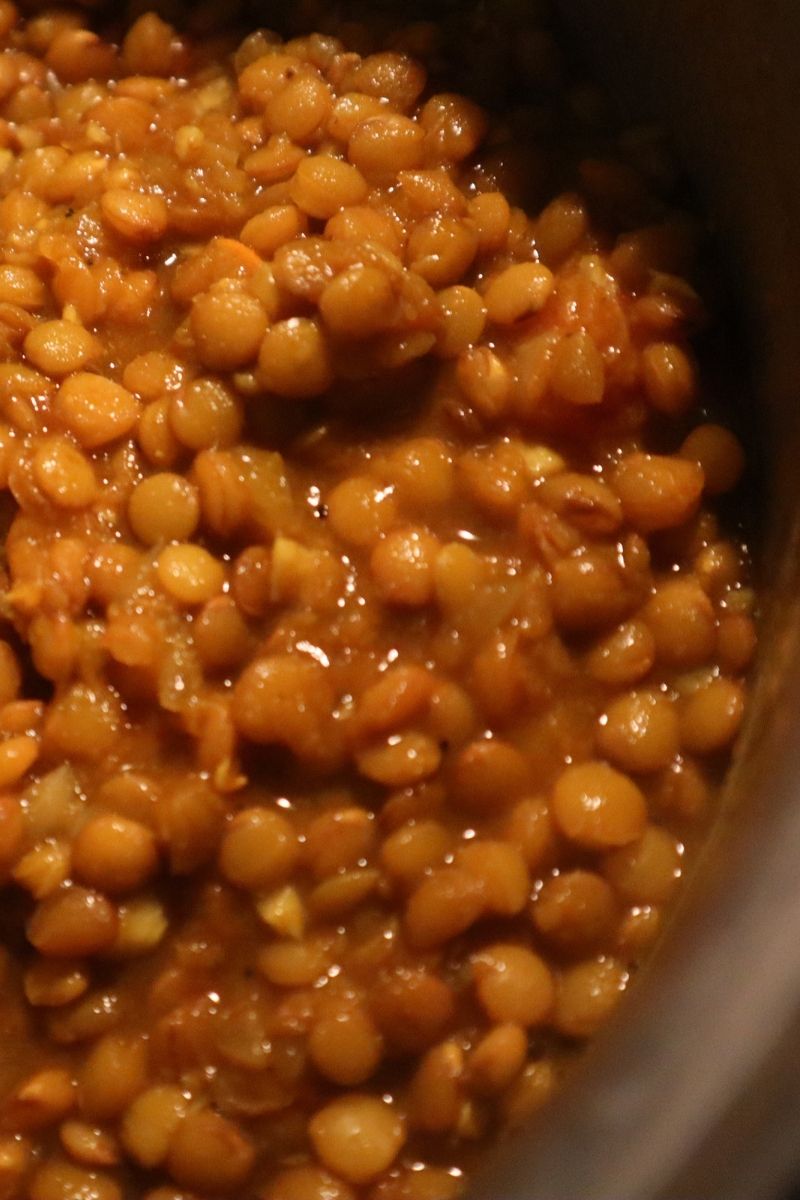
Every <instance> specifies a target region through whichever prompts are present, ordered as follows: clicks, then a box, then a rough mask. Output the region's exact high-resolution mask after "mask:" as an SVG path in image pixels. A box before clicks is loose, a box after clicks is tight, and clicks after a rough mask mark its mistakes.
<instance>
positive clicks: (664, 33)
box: [470, 0, 800, 1200]
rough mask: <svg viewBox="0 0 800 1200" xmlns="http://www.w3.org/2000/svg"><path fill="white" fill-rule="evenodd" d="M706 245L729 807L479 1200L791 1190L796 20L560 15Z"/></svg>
mask: <svg viewBox="0 0 800 1200" xmlns="http://www.w3.org/2000/svg"><path fill="white" fill-rule="evenodd" d="M561 9H562V12H563V15H564V18H565V20H566V21H567V23H568V25H569V26H570V27H571V28H572V31H573V34H574V36H575V38H576V39H577V41H578V43H579V45H582V47H583V53H584V55H585V57H586V58H587V59H588V61H589V63H590V65H591V66H592V69H593V71H594V73H595V74H596V75H597V77H598V78H599V79H600V81H601V82H604V83H605V85H606V86H607V87H608V88H610V89H611V91H612V92H616V94H617V96H618V97H619V98H620V99H621V100H622V102H623V103H624V104H625V105H626V107H627V110H628V112H629V113H633V114H635V113H637V112H643V113H644V114H646V115H652V116H653V117H655V119H656V120H657V121H658V122H659V123H660V124H662V125H663V126H664V127H665V128H666V129H667V130H668V131H669V132H670V133H671V135H672V137H673V140H674V141H675V143H676V144H677V146H678V147H679V150H680V151H681V154H682V157H683V161H684V164H685V165H686V167H687V168H688V170H689V173H690V175H691V177H692V179H693V181H694V183H695V185H696V186H697V189H698V191H699V193H700V195H701V197H702V203H703V206H704V208H705V211H706V212H707V213H708V214H709V215H710V217H711V219H712V221H713V223H714V225H715V226H716V229H717V231H718V243H719V254H720V256H721V258H722V260H723V268H724V270H725V274H726V279H727V285H728V289H729V292H730V298H731V300H732V302H733V304H734V308H735V314H736V315H735V320H736V323H737V326H738V328H737V330H736V332H737V333H738V334H739V335H741V338H742V340H743V341H744V344H745V346H746V359H747V362H748V363H749V371H750V374H751V377H752V378H751V381H748V382H745V381H744V380H743V382H742V392H743V394H747V392H748V389H749V390H750V394H751V395H753V396H754V397H755V400H754V403H755V406H756V409H755V413H754V419H753V421H752V429H753V430H754V431H755V433H756V435H757V438H756V440H757V442H758V445H757V447H756V448H754V450H752V451H751V453H755V454H756V455H759V456H760V458H761V462H762V476H761V479H762V484H763V487H762V491H763V497H762V503H763V513H762V517H761V521H760V526H761V529H762V537H763V540H761V544H760V545H759V546H757V547H756V553H755V558H756V561H757V563H758V564H759V574H760V576H761V588H762V594H763V595H764V609H763V614H762V627H761V637H762V649H761V655H760V665H759V669H758V678H757V682H756V686H755V695H754V699H753V703H752V706H751V709H750V715H749V721H748V724H747V728H746V731H745V734H744V737H743V739H742V741H741V744H740V747H739V751H738V755H737V759H736V762H735V764H734V767H733V770H732V772H731V775H730V778H729V783H728V788H727V793H726V799H725V802H724V806H723V809H722V811H721V812H720V815H719V817H718V820H717V823H716V826H715V828H714V830H713V831H712V834H711V836H710V839H709V842H708V844H707V846H706V848H705V851H704V853H703V854H702V855H701V856H700V858H699V859H698V861H697V862H696V864H695V870H694V873H693V878H692V880H691V881H690V884H689V886H688V887H687V889H686V891H685V892H684V896H683V901H682V903H681V905H680V909H679V911H678V912H677V913H676V915H675V918H674V920H673V922H672V925H671V928H670V930H669V932H668V934H667V936H666V938H665V940H664V942H663V944H662V946H661V948H660V950H659V952H658V953H657V954H656V955H655V957H654V959H653V961H652V963H651V965H650V966H649V968H648V969H647V970H646V971H645V972H644V973H643V976H642V978H641V979H640V980H638V981H637V984H636V986H635V988H634V989H633V991H632V994H631V996H630V999H629V1002H628V1003H627V1004H626V1005H624V1006H623V1012H622V1013H621V1014H620V1018H619V1020H618V1022H617V1023H616V1024H615V1025H614V1026H613V1027H612V1028H611V1029H610V1030H609V1031H608V1034H607V1036H605V1037H604V1038H602V1039H599V1040H598V1042H597V1044H596V1045H595V1046H594V1048H593V1050H592V1052H591V1053H590V1055H589V1056H588V1058H587V1060H586V1063H585V1066H584V1068H583V1070H582V1071H581V1072H579V1074H578V1077H577V1078H576V1079H575V1080H574V1081H573V1082H572V1084H571V1085H569V1086H568V1087H566V1088H565V1089H564V1091H563V1092H562V1093H561V1095H560V1097H559V1098H558V1099H557V1100H556V1102H555V1103H554V1105H553V1106H552V1107H551V1108H550V1109H549V1110H548V1112H547V1114H546V1115H545V1116H544V1117H543V1118H542V1119H540V1120H539V1121H538V1122H537V1123H536V1125H534V1126H533V1127H531V1128H530V1129H529V1130H526V1131H524V1133H523V1134H522V1135H520V1136H519V1137H518V1138H517V1139H516V1140H514V1141H512V1143H511V1144H510V1145H506V1146H504V1147H500V1148H499V1149H498V1150H497V1151H496V1152H495V1153H494V1155H493V1156H490V1161H489V1162H488V1163H487V1166H486V1170H485V1171H484V1173H483V1174H482V1175H480V1176H479V1177H478V1178H477V1179H476V1181H475V1183H474V1185H473V1189H472V1191H471V1193H470V1195H471V1196H472V1197H474V1198H475V1200H489V1198H491V1200H773V1198H775V1197H777V1196H779V1195H781V1194H782V1189H783V1188H785V1187H786V1186H787V1185H788V1184H789V1182H790V1181H791V1180H792V1179H793V1178H797V1176H798V1175H800V1170H798V1166H799V1165H800V1137H798V1134H799V1133H800V1086H798V1082H797V1064H798V1057H799V1056H800V719H799V717H798V714H800V404H798V401H799V400H800V137H798V134H797V124H796V113H797V109H798V102H800V5H799V4H798V3H797V0H702V3H701V2H699V0H615V3H614V4H610V5H608V4H598V3H597V0H562V3H561Z"/></svg>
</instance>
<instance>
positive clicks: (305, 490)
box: [0, 0, 755, 1200]
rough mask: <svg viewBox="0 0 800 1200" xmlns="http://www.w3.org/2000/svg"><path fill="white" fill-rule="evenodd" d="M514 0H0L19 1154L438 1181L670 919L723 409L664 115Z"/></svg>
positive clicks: (112, 1196)
mask: <svg viewBox="0 0 800 1200" xmlns="http://www.w3.org/2000/svg"><path fill="white" fill-rule="evenodd" d="M526 11H527V10H526ZM209 12H210V10H208V9H201V10H198V11H197V12H196V13H195V18H194V20H195V25H196V26H197V27H198V29H201V30H202V28H203V27H205V28H208V27H210V26H211V24H213V23H212V22H210V18H209ZM504 13H505V15H504V16H503V17H502V21H501V22H500V24H498V25H495V24H491V25H489V24H487V23H483V24H482V23H481V21H482V18H480V17H479V16H475V15H469V14H464V13H462V14H461V15H460V16H457V18H456V19H454V20H453V21H452V22H451V24H444V25H442V26H436V25H432V24H426V23H417V24H414V25H411V26H409V27H408V28H407V29H399V30H398V29H397V28H395V27H392V26H391V25H388V24H387V23H386V21H385V19H384V18H383V17H380V16H379V17H377V18H375V19H374V22H373V25H372V26H368V25H364V24H358V23H354V22H348V23H347V24H342V25H341V26H340V27H335V28H334V29H333V31H332V33H330V34H328V33H325V34H314V35H311V36H303V37H299V38H296V39H295V40H292V41H289V42H287V43H286V44H282V43H281V41H280V40H279V39H278V37H277V36H276V35H274V34H270V33H266V32H263V31H261V32H255V33H251V34H250V35H249V36H247V37H246V38H245V39H244V41H241V38H239V39H237V40H235V41H234V40H232V39H228V38H227V37H226V36H223V35H213V36H211V35H208V34H207V33H202V32H196V33H192V32H191V31H190V32H188V33H183V32H176V30H175V29H173V28H171V27H170V26H168V25H166V24H165V23H164V22H163V21H162V20H160V19H159V18H158V17H156V16H154V15H152V14H146V15H144V16H140V17H139V18H138V19H136V20H135V21H133V22H132V23H131V24H130V25H129V26H128V28H127V31H125V30H123V31H122V33H120V35H119V37H116V36H114V37H112V38H110V39H109V40H102V39H100V38H98V37H97V36H96V35H95V34H93V33H91V32H89V30H88V28H87V27H86V18H85V17H84V16H81V15H80V14H78V13H76V12H74V11H72V10H69V11H67V10H64V11H60V10H59V11H58V12H50V11H48V12H44V13H42V14H40V15H38V16H34V17H32V18H31V19H29V20H28V21H27V22H26V21H24V20H22V19H21V18H20V17H19V14H18V13H17V11H16V9H15V8H14V6H13V4H11V3H9V0H0V36H1V37H2V44H3V46H4V50H3V56H2V59H0V147H2V148H0V235H1V240H0V345H1V348H2V355H0V357H2V360H3V361H2V362H1V363H0V420H1V423H0V485H2V488H3V501H2V513H3V516H4V540H5V576H4V578H3V580H2V586H3V602H2V613H3V617H4V619H5V622H6V624H5V628H4V638H5V640H3V641H0V735H1V737H2V740H0V887H2V912H0V936H2V943H1V944H0V977H1V978H2V987H1V988H0V1037H2V1050H0V1200H120V1197H128V1198H130V1200H140V1198H141V1197H147V1200H191V1198H192V1197H200V1198H207V1200H213V1198H215V1197H219V1196H222V1195H228V1194H231V1195H235V1196H237V1197H245V1198H254V1200H255V1198H258V1200H354V1198H356V1197H357V1198H358V1200H451V1198H452V1197H454V1196H455V1195H457V1194H458V1192H459V1191H460V1189H461V1186H462V1168H463V1166H464V1164H465V1163H466V1162H467V1161H468V1160H469V1158H470V1157H471V1155H472V1154H473V1153H474V1151H473V1150H472V1149H471V1147H473V1146H475V1145H476V1144H477V1145H480V1144H481V1143H482V1142H483V1141H484V1140H485V1139H486V1138H488V1137H492V1136H495V1135H496V1134H497V1133H498V1132H499V1131H500V1130H502V1129H503V1128H506V1127H508V1126H510V1125H514V1124H517V1123H519V1122H521V1121H523V1120H524V1119H525V1118H526V1116H527V1115H528V1114H530V1113H531V1112H532V1111H533V1110H535V1109H536V1108H537V1107H539V1106H540V1105H542V1104H543V1103H545V1102H546V1100H547V1098H548V1096H549V1095H550V1093H551V1091H552V1089H553V1088H554V1087H555V1086H556V1085H557V1083H558V1079H559V1076H560V1075H561V1074H562V1073H563V1072H564V1070H566V1069H567V1067H568V1065H569V1063H570V1062H571V1061H572V1059H573V1058H574V1055H575V1051H576V1049H578V1048H579V1047H580V1046H581V1045H582V1044H583V1043H584V1042H585V1041H586V1039H588V1038H590V1037H591V1036H592V1035H593V1034H594V1033H595V1031H596V1030H597V1029H598V1028H599V1027H600V1026H602V1025H603V1023H604V1022H605V1021H606V1020H607V1018H608V1017H609V1015H610V1014H611V1013H612V1011H613V1010H614V1009H615V1007H616V1005H617V1003H618V1001H619V1000H620V999H621V997H622V995H623V993H624V991H625V989H626V986H627V985H628V983H629V981H630V979H631V977H632V974H633V973H634V971H635V969H636V967H637V965H638V963H639V962H640V961H641V959H642V956H643V955H644V954H646V952H647V950H648V948H649V947H650V945H651V944H652V942H653V940H654V938H655V937H656V936H657V934H658V932H659V928H660V925H661V922H662V914H663V912H664V910H665V907H666V906H668V904H669V901H670V899H671V897H672V895H673V893H674V891H675V888H676V886H677V885H678V882H679V877H680V875H681V873H682V867H683V857H684V852H685V848H686V846H687V844H688V845H691V843H692V841H693V840H694V839H696V836H697V834H696V831H697V830H698V829H702V825H703V821H704V819H705V815H706V813H707V811H708V808H709V805H710V804H711V803H712V802H713V794H714V792H715V790H716V786H717V782H718V780H719V778H720V775H721V772H722V769H723V768H724V765H725V762H726V756H727V754H728V752H729V748H730V746H731V743H732V741H733V739H734V738H735V735H736V732H737V729H738V726H739V723H740V720H741V717H742V710H743V706H744V700H745V688H744V685H743V682H742V676H743V673H744V672H745V671H746V669H747V667H748V664H749V662H750V659H751V656H752V652H753V649H754V642H755V636H754V628H753V621H752V617H751V611H752V607H753V595H752V591H751V590H750V588H749V587H748V586H747V569H746V556H745V555H744V552H743V550H742V548H741V546H740V545H739V543H738V542H737V541H736V539H735V538H733V539H731V538H729V537H727V536H726V535H725V533H723V532H721V531H720V524H719V522H718V519H717V516H716V515H715V507H716V504H717V497H719V496H721V495H723V494H725V493H728V492H730V491H731V490H732V489H734V488H735V485H736V484H737V482H738V480H739V477H740V475H741V472H742V469H743V454H742V450H741V447H740V445H739V443H738V441H737V440H736V438H735V437H734V436H733V435H732V434H731V433H730V432H728V431H727V430H726V429H725V428H723V427H721V426H719V425H718V424H715V423H712V422H711V421H710V420H709V418H708V415H707V412H706V411H705V409H704V408H703V405H704V403H705V392H704V383H703V381H702V379H701V378H700V376H699V375H698V370H697V366H696V363H695V359H694V356H693V353H692V350H691V348H690V342H691V338H692V336H693V334H694V333H695V332H696V331H697V330H698V329H700V328H701V327H702V325H703V323H704V322H705V320H706V316H705V311H704V306H703V303H702V301H701V300H700V298H699V296H698V294H697V292H696V291H695V290H694V288H693V286H692V284H691V282H690V280H691V279H692V278H693V275H692V272H693V265H692V263H693V255H694V251H695V249H696V243H697V240H698V238H697V229H696V227H695V225H694V223H693V222H692V221H691V220H690V219H689V218H687V217H686V216H684V215H683V214H681V213H678V212H676V211H674V210H673V209H672V208H671V206H670V203H669V195H670V193H671V189H672V186H673V176H672V173H671V168H670V166H669V163H668V160H666V159H665V158H664V156H663V153H662V151H661V149H660V147H659V145H658V143H657V141H656V140H655V139H654V138H653V137H652V136H650V135H648V134H647V133H646V132H642V131H638V132H635V133H634V134H630V135H624V136H623V137H621V138H617V139H614V138H613V137H611V136H610V135H609V134H608V133H607V131H606V130H605V126H604V121H603V113H602V104H601V101H600V100H599V99H598V98H597V97H596V96H595V94H594V92H593V91H591V90H590V89H587V88H586V87H584V86H579V85H573V84H571V83H569V82H568V81H567V80H566V79H565V77H564V74H563V67H562V64H561V61H560V58H559V56H558V51H557V49H556V47H555V45H554V43H553V41H552V39H551V37H550V35H549V34H548V33H546V32H544V31H543V30H538V29H531V28H529V27H528V26H527V25H523V24H520V23H518V22H516V20H515V16H514V10H513V6H506V8H505V10H504ZM212 15H213V14H212ZM218 15H219V14H217V16H218ZM498 20H500V18H498ZM312 24H313V25H314V26H319V25H322V26H323V27H324V13H323V12H317V11H316V10H315V12H314V14H313V23H312ZM189 28H190V30H191V25H190V26H189ZM239 43H240V44H239ZM237 45H238V48H237ZM356 50H357V51H358V52H356ZM423 64H425V65H423ZM515 71H516V72H517V73H518V76H519V77H521V79H522V81H523V84H524V89H525V91H524V94H525V97H526V100H525V106H524V107H520V106H517V107H516V108H509V107H508V103H507V100H508V98H507V95H506V94H505V93H506V92H507V91H508V89H509V88H511V89H513V87H514V86H515V85H514V78H515V76H514V72H515ZM453 77H455V78H457V79H460V80H461V86H462V88H464V89H467V88H469V89H470V90H471V91H473V92H474V93H475V94H480V95H481V96H482V97H486V98H488V99H490V100H491V99H494V100H495V101H496V102H497V104H498V106H499V107H501V108H503V111H502V113H501V115H500V116H499V117H493V118H490V117H489V116H488V115H487V113H486V112H485V111H484V109H483V108H481V107H479V106H478V104H477V103H475V102H474V101H472V100H469V99H465V98H464V97H462V96H460V95H457V94H455V93H453V92H452V91H451V90H449V89H450V87H451V86H452V84H451V82H450V80H451V79H452V78H453ZM665 197H666V199H665ZM524 206H527V207H524Z"/></svg>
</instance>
